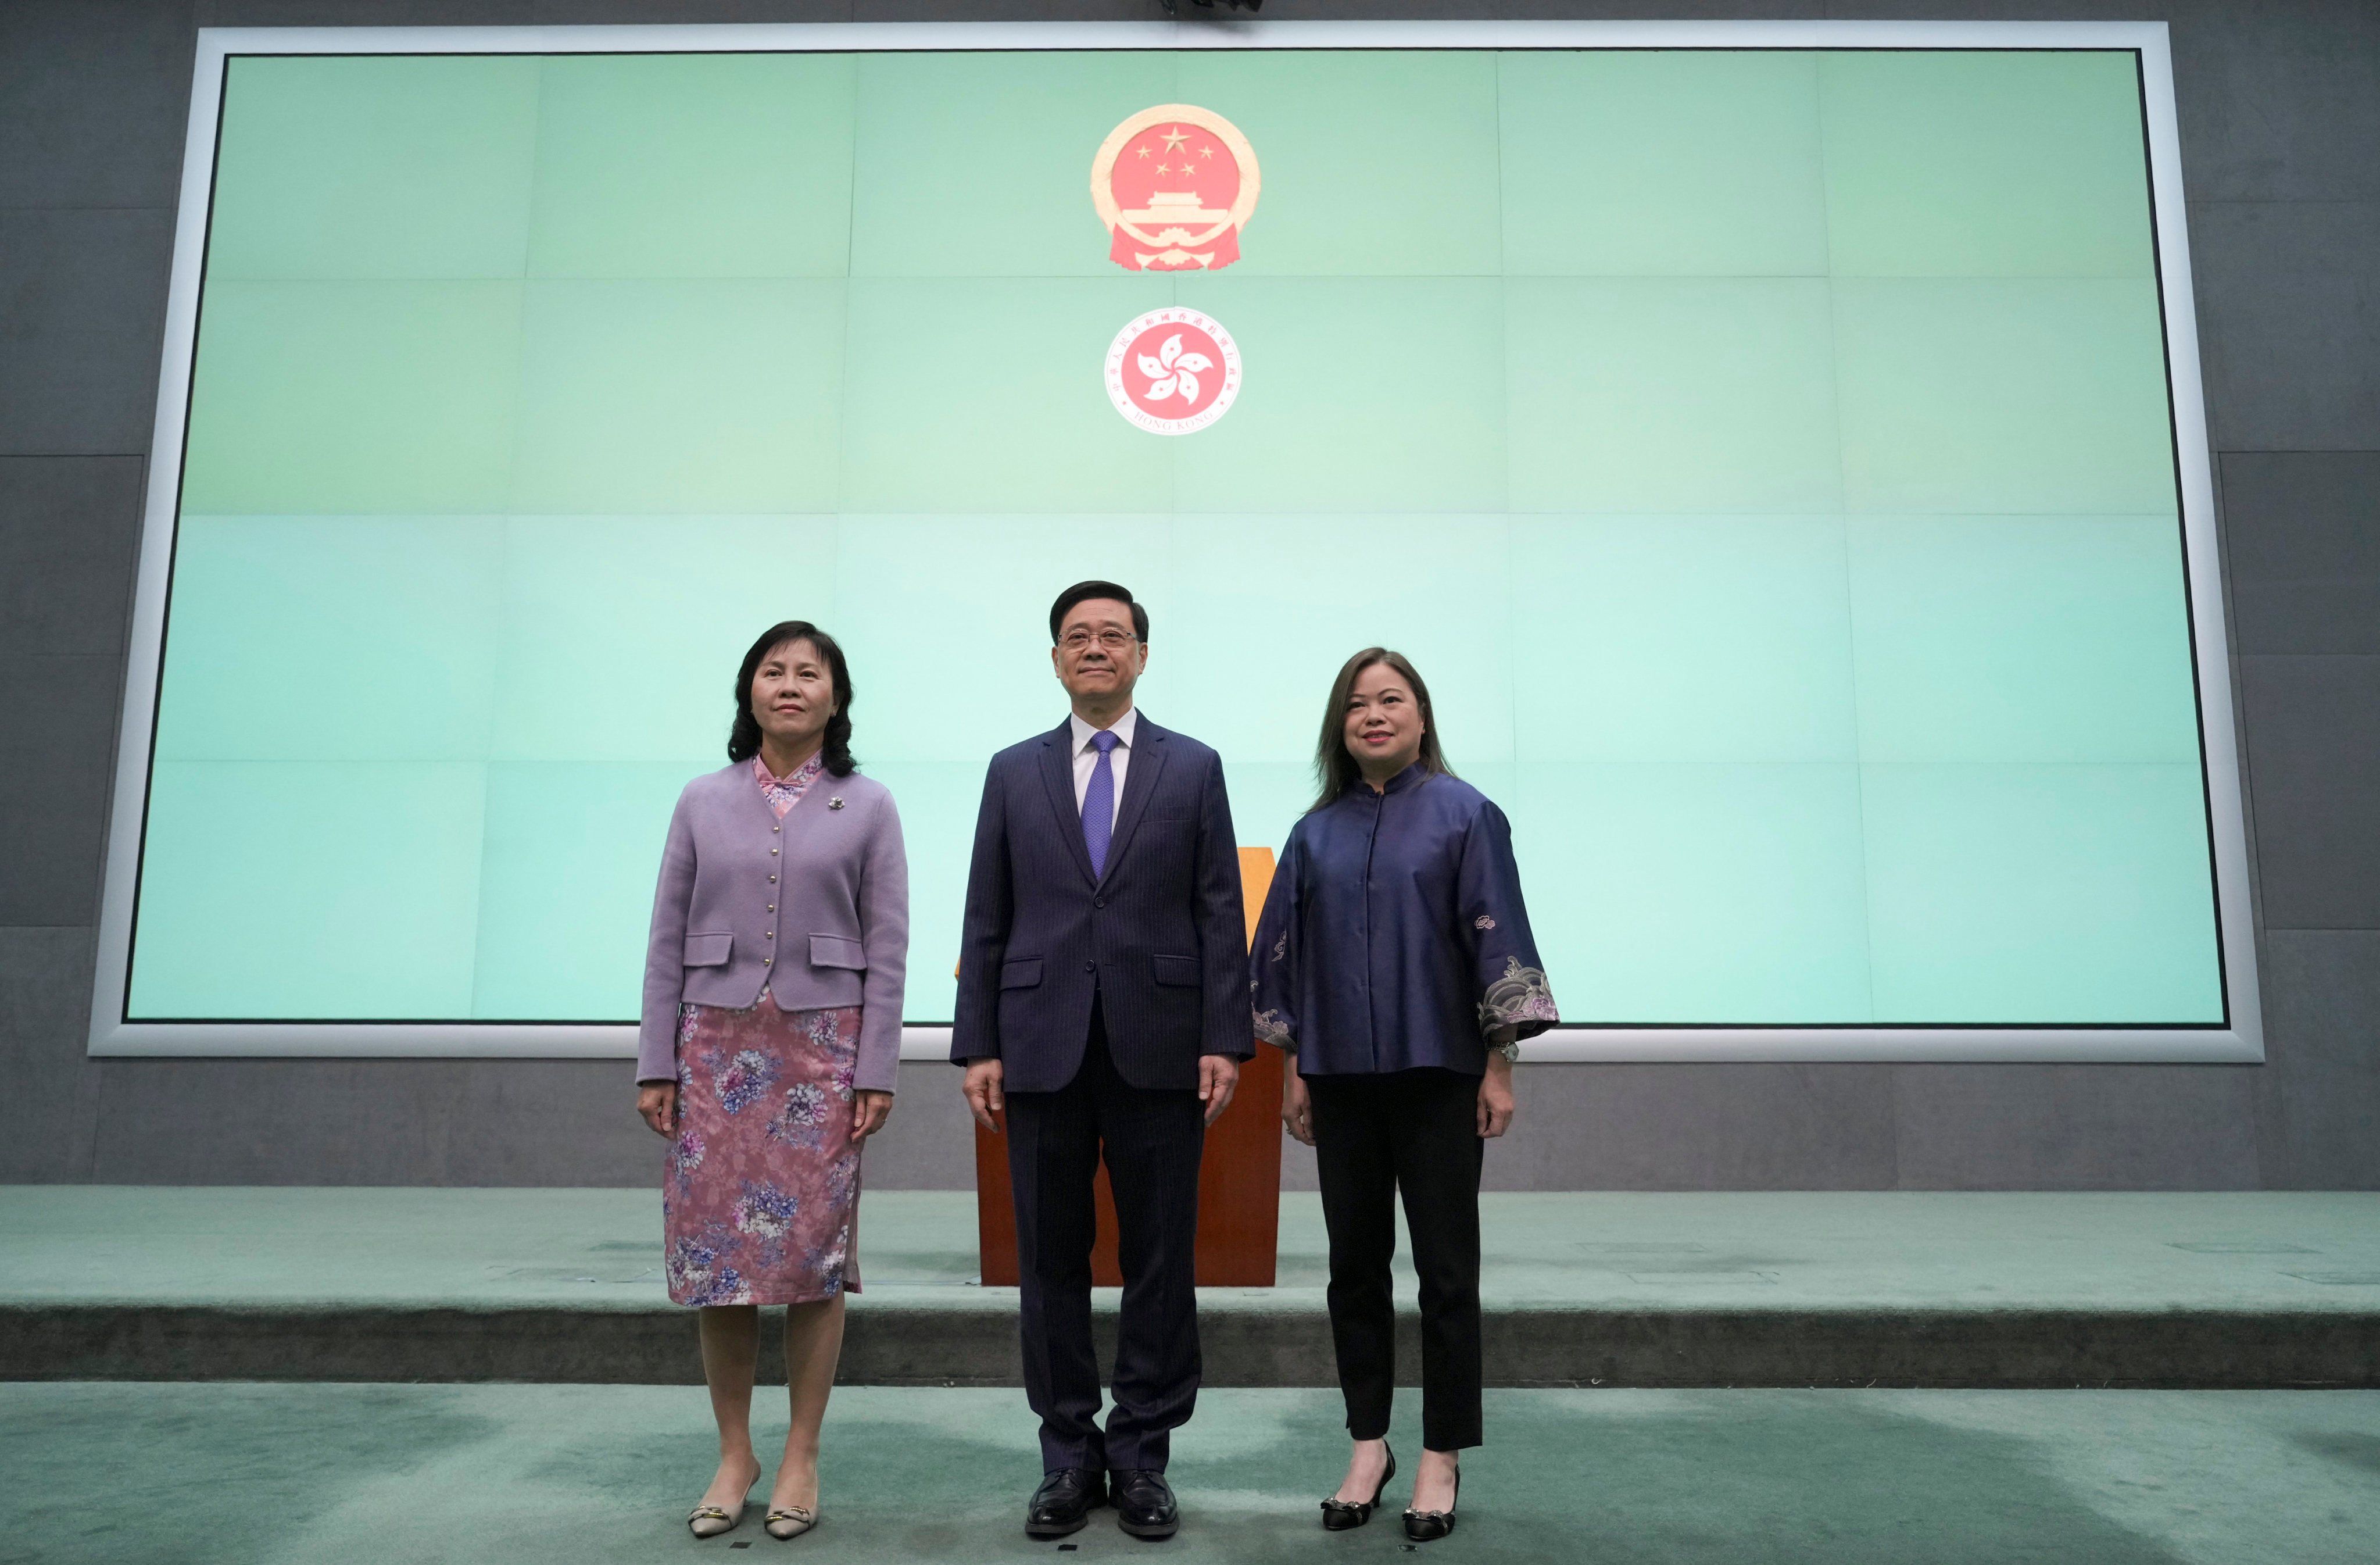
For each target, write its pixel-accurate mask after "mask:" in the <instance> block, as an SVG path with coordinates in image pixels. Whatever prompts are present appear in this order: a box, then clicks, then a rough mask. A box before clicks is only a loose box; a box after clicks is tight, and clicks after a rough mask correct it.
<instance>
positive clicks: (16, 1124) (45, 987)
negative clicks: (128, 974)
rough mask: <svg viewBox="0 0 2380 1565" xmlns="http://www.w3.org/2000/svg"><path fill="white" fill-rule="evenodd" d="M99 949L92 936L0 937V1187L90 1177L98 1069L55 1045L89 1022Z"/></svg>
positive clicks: (50, 932)
mask: <svg viewBox="0 0 2380 1565" xmlns="http://www.w3.org/2000/svg"><path fill="white" fill-rule="evenodd" d="M97 946H98V942H97V940H96V939H95V938H94V937H93V935H92V932H91V930H90V929H88V928H81V929H76V928H65V929H56V928H53V929H0V1081H5V1082H7V1083H8V1131H7V1134H6V1135H0V1184H9V1183H26V1184H54V1183H58V1182H62V1181H65V1182H70V1181H78V1180H87V1179H89V1178H90V1177H91V1131H92V1128H93V1126H94V1125H96V1124H97V1122H98V1117H97V1114H96V1113H95V1110H96V1108H97V1105H98V1089H99V1067H98V1065H97V1064H96V1063H95V1062H93V1061H91V1060H90V1059H87V1058H84V1057H83V1054H82V1051H81V1050H80V1049H67V1048H61V1047H59V1046H58V1045H59V1041H60V1040H61V1039H66V1038H73V1037H76V1036H79V1034H80V1033H81V1032H82V1028H83V1021H84V1019H85V1018H86V1017H87V1016H88V1015H89V1014H90V1011H91V958H92V954H93V952H94V951H95V950H96V949H97Z"/></svg>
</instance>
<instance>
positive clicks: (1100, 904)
mask: <svg viewBox="0 0 2380 1565" xmlns="http://www.w3.org/2000/svg"><path fill="white" fill-rule="evenodd" d="M1107 905H1108V899H1106V898H1104V897H1094V898H1092V899H1091V906H1093V907H1095V908H1104V907H1106V906H1107Z"/></svg>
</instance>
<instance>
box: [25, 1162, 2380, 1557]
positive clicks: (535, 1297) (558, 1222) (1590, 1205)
mask: <svg viewBox="0 0 2380 1565" xmlns="http://www.w3.org/2000/svg"><path fill="white" fill-rule="evenodd" d="M1480 1219H1481V1229H1482V1237H1483V1241H1484V1245H1485V1250H1486V1254H1485V1257H1484V1259H1485V1265H1484V1267H1483V1270H1482V1275H1481V1278H1480V1285H1481V1290H1482V1292H1483V1294H1484V1296H1485V1297H1486V1299H1487V1301H1488V1304H1489V1305H1490V1306H1491V1307H1500V1308H1529V1307H1532V1306H1543V1305H1548V1304H1563V1305H1595V1306H1614V1305H1641V1306H1650V1307H1665V1308H1679V1309H1699V1308H1712V1307H1718V1308H1725V1309H1734V1308H1742V1307H1753V1308H1761V1309H1789V1308H1791V1309H1808V1310H1857V1311H1870V1310H1876V1309H1878V1308H1900V1309H1920V1308H1933V1307H1943V1306H1957V1307H1965V1308H1985V1309H1992V1308H1999V1309H2015V1308H2025V1307H2030V1308H2036V1309H2081V1310H2096V1309H2110V1308H2127V1309H2226V1310H2287V1311H2290V1312H2299V1313H2303V1312H2324V1313H2331V1312H2337V1313H2348V1314H2355V1313H2362V1312H2366V1311H2369V1310H2370V1309H2372V1308H2373V1305H2374V1300H2375V1299H2380V1192H2339V1191H2299V1192H2277V1191H2265V1192H2154V1193H2151V1192H2127V1193H2084V1192H2055V1193H1980V1192H1977V1193H1959V1192H1674V1193H1647V1192H1621V1193H1613V1192H1569V1193H1536V1194H1519V1193H1512V1192H1500V1193H1490V1194H1488V1195H1485V1196H1483V1197H1482V1198H1481V1200H1480ZM859 1248H860V1253H861V1257H862V1266H861V1269H862V1271H863V1272H864V1273H865V1275H866V1279H867V1291H866V1293H865V1295H864V1297H863V1298H862V1299H861V1300H860V1301H857V1302H856V1305H857V1307H868V1308H879V1307H898V1306H900V1305H903V1304H922V1303H930V1304H933V1305H935V1306H936V1307H939V1308H945V1309H947V1308H953V1307H959V1308H966V1307H980V1308H983V1309H987V1310H993V1311H998V1312H1000V1313H1002V1314H1010V1313H1013V1312H1014V1310H1015V1308H1016V1294H1015V1290H1013V1289H985V1288H978V1287H977V1286H975V1281H976V1273H977V1251H976V1216H975V1195H974V1193H973V1192H967V1191H880V1192H870V1193H869V1194H868V1196H866V1197H865V1198H864V1200H863V1201H862V1203H861V1205H860V1246H859ZM1324 1255H1325V1247H1324V1237H1323V1229H1322V1212H1321V1206H1320V1204H1319V1202H1318V1198H1317V1197H1316V1196H1314V1195H1313V1194H1312V1193H1310V1192H1298V1191H1291V1192H1283V1194H1282V1195H1281V1247H1280V1286H1279V1287H1277V1288H1272V1289H1235V1288H1215V1289H1202V1290H1200V1291H1199V1306H1200V1308H1202V1309H1213V1310H1231V1309H1246V1308H1256V1309H1267V1310H1270V1309H1283V1308H1287V1309H1311V1310H1315V1311H1320V1310H1321V1309H1322V1307H1323V1300H1322V1285H1323V1281H1324V1271H1325V1267H1324ZM1398 1275H1399V1278H1400V1279H1401V1280H1400V1287H1401V1288H1403V1289H1407V1290H1410V1289H1411V1287H1412V1285H1413V1274H1412V1272H1411V1271H1410V1270H1409V1269H1408V1268H1407V1267H1405V1266H1404V1265H1402V1264H1400V1265H1399V1268H1398ZM664 1298H665V1292H664V1290H663V1287H662V1271H661V1196H660V1194H659V1192H656V1191H648V1190H422V1189H369V1188H345V1189H331V1190H302V1189H285V1188H263V1189H253V1188H251V1189H203V1188H160V1187H151V1186H121V1185H119V1186H99V1185H16V1186H0V1303H37V1304H55V1303H79V1302H90V1303H125V1302H164V1303H174V1304H209V1303H212V1304H277V1305H287V1304H303V1303H318V1302H346V1303H370V1304H392V1305H407V1304H410V1305H421V1304H451V1305H458V1306H463V1307H486V1306H503V1305H562V1306H565V1307H585V1308H590V1309H612V1308H621V1307H650V1306H657V1305H661V1304H662V1302H663V1300H664ZM2375 1555H2376V1556H2380V1551H2375Z"/></svg>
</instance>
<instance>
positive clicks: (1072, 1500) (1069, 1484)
mask: <svg viewBox="0 0 2380 1565" xmlns="http://www.w3.org/2000/svg"><path fill="white" fill-rule="evenodd" d="M1107 1502H1108V1475H1107V1474H1106V1473H1101V1472H1099V1471H1097V1470H1096V1469H1093V1468H1088V1467H1061V1468H1057V1469H1055V1470H1054V1471H1052V1472H1050V1473H1045V1474H1044V1475H1043V1476H1042V1479H1041V1486H1040V1487H1039V1488H1038V1489H1036V1490H1034V1491H1033V1498H1032V1501H1031V1502H1030V1503H1029V1504H1027V1505H1026V1508H1025V1535H1026V1537H1028V1538H1062V1537H1064V1536H1065V1535H1066V1534H1069V1533H1079V1532H1081V1531H1082V1530H1083V1523H1084V1522H1088V1521H1089V1520H1090V1519H1091V1512H1092V1511H1094V1510H1098V1509H1099V1507H1100V1506H1103V1505H1105V1504H1107Z"/></svg>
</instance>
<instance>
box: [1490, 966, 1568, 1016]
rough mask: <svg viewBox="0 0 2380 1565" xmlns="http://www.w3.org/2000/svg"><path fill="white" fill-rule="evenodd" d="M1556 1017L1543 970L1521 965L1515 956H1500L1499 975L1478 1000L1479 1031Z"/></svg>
mask: <svg viewBox="0 0 2380 1565" xmlns="http://www.w3.org/2000/svg"><path fill="white" fill-rule="evenodd" d="M1560 1020H1561V1012H1560V1011H1559V1010H1557V1009H1554V996H1553V991H1552V990H1551V989H1548V987H1546V974H1545V970H1544V969H1542V968H1535V967H1523V966H1522V965H1521V959H1520V958H1518V957H1506V958H1505V959H1504V972H1503V974H1502V976H1500V977H1499V978H1498V979H1496V980H1495V981H1494V982H1493V983H1491V984H1488V993H1487V994H1486V995H1484V996H1481V998H1480V1001H1479V1029H1480V1031H1481V1032H1483V1033H1484V1032H1486V1031H1488V1029H1489V1028H1492V1027H1519V1026H1521V1025H1522V1024H1523V1023H1524V1022H1531V1021H1534V1022H1537V1023H1539V1024H1541V1025H1550V1024H1551V1023H1553V1022H1556V1021H1560ZM1530 1031H1531V1032H1533V1033H1534V1032H1536V1028H1531V1029H1530Z"/></svg>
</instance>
